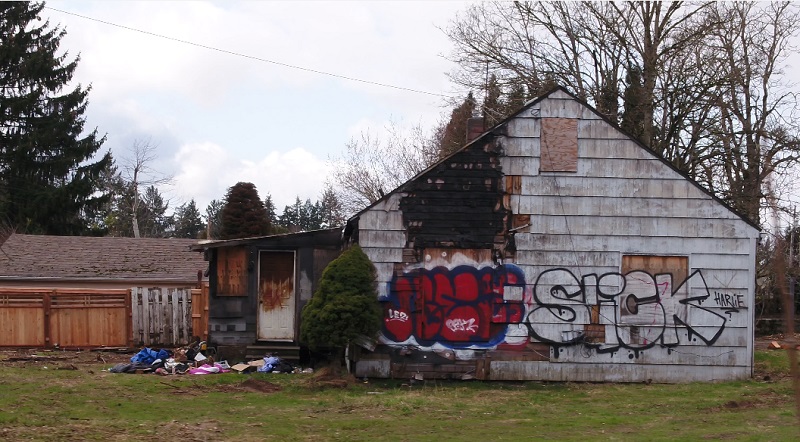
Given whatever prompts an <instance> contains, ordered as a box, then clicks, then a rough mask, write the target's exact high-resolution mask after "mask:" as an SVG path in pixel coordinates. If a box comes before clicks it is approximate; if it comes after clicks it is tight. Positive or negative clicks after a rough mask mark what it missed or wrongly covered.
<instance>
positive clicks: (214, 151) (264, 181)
mask: <svg viewBox="0 0 800 442" xmlns="http://www.w3.org/2000/svg"><path fill="white" fill-rule="evenodd" d="M175 162H176V163H177V164H178V165H179V166H178V167H179V171H178V172H177V173H176V174H175V179H174V190H173V191H172V193H174V194H176V195H177V196H178V197H179V199H180V200H181V201H188V200H190V199H192V198H194V199H195V201H196V202H197V205H198V207H199V208H200V209H201V211H203V210H205V207H206V206H207V205H208V203H209V202H210V201H211V200H212V199H218V200H221V199H223V198H224V196H225V193H226V192H227V190H228V188H229V187H231V186H233V185H234V184H236V183H237V182H240V181H244V182H251V183H253V184H255V185H256V188H257V189H258V194H259V196H260V197H261V198H262V199H263V198H264V197H266V195H267V193H269V194H271V195H272V201H273V203H275V206H276V208H277V210H278V212H282V211H283V208H284V206H287V205H290V204H292V203H293V202H294V200H295V198H296V197H297V196H299V197H300V199H301V200H305V199H306V198H310V199H311V201H312V202H313V201H316V200H317V198H318V197H319V193H320V190H321V189H322V188H323V186H324V183H325V177H326V176H327V174H328V167H329V165H328V164H327V163H326V162H325V160H321V159H319V158H317V157H316V156H314V155H313V154H311V153H310V152H308V151H306V150H305V149H303V148H301V147H298V148H294V149H292V150H289V151H287V152H278V151H272V152H269V153H268V154H267V155H266V156H264V157H263V158H260V159H257V160H255V161H253V160H241V159H236V158H233V157H232V156H231V155H229V154H228V153H227V152H226V150H225V149H223V148H222V147H221V146H219V145H217V144H214V143H192V144H185V145H183V146H181V148H180V149H179V151H178V153H177V154H176V155H175Z"/></svg>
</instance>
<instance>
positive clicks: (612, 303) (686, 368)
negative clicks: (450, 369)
mask: <svg viewBox="0 0 800 442" xmlns="http://www.w3.org/2000/svg"><path fill="white" fill-rule="evenodd" d="M541 118H569V119H578V125H577V127H578V131H577V136H578V163H577V172H573V173H570V172H555V173H550V172H547V173H541V172H540V171H539V166H540V161H539V160H540V158H539V156H540V154H541V147H540V138H539V137H540V136H541V132H542V131H541V125H540V121H541V120H540V119H541ZM504 133H506V135H505V136H498V138H497V139H496V144H497V145H499V146H501V147H502V150H503V152H504V155H503V156H502V157H501V158H500V160H499V162H500V167H501V169H502V172H503V174H504V175H505V176H506V181H505V183H506V185H509V184H510V183H512V181H511V180H510V178H509V176H514V177H515V181H513V182H514V183H517V184H516V186H517V187H519V190H515V191H514V193H516V192H520V194H512V195H506V198H505V201H504V205H505V206H506V208H507V209H509V210H510V212H511V213H510V216H519V217H522V219H530V222H529V223H528V224H527V225H524V226H521V227H520V228H518V229H516V230H515V232H514V235H513V242H514V245H515V247H516V250H515V252H514V253H513V260H505V261H503V262H502V264H504V265H506V266H507V267H508V268H509V269H518V271H519V275H521V278H524V280H523V281H521V282H520V281H517V283H518V286H517V287H514V290H509V293H513V296H512V295H511V294H509V295H508V296H506V297H503V296H502V295H501V296H500V298H499V301H496V302H497V303H499V304H503V305H505V303H506V302H517V303H520V300H521V304H522V305H523V312H522V315H521V317H522V319H521V320H520V322H518V323H512V322H509V324H508V330H507V334H506V335H505V336H506V337H507V340H506V341H504V342H505V343H506V344H518V343H519V342H520V340H521V342H523V343H525V340H526V339H528V342H530V343H532V344H537V343H546V344H550V351H551V354H550V355H549V357H550V359H549V361H522V360H519V361H504V360H496V359H492V360H491V364H490V369H489V378H490V379H497V380H511V379H541V380H553V381H627V382H638V381H646V380H648V379H652V380H654V381H657V382H688V381H699V380H703V381H713V380H723V379H740V378H745V377H748V376H750V374H751V372H752V365H753V347H752V340H753V305H754V298H753V296H754V291H755V244H756V241H757V239H758V231H757V229H755V228H754V227H752V226H751V225H750V224H748V223H747V222H746V221H744V220H743V219H741V218H740V217H739V216H738V215H737V214H735V213H734V212H732V211H731V210H729V209H728V208H727V207H725V206H724V205H722V204H721V203H719V202H718V201H717V200H715V199H714V198H712V197H711V196H710V195H708V194H707V193H706V192H704V191H703V190H702V189H701V188H700V187H699V186H698V185H696V184H695V183H693V182H691V181H689V180H687V179H686V178H684V177H683V176H682V175H681V174H680V173H678V172H677V171H675V170H674V169H673V168H672V167H670V166H669V165H667V164H666V163H665V162H664V161H662V160H661V159H659V158H657V157H656V156H655V155H654V154H653V153H651V152H650V151H648V150H647V149H645V148H643V147H642V146H641V145H639V144H638V143H637V142H635V141H633V140H631V139H630V138H628V137H627V135H625V134H624V133H623V132H621V131H620V130H618V129H616V128H615V127H613V126H612V125H610V124H608V123H607V122H606V121H605V120H603V119H602V118H601V117H599V116H598V115H597V114H596V113H595V112H594V111H593V110H591V109H590V108H588V107H586V106H584V105H583V104H581V103H580V102H578V101H576V100H574V99H573V98H572V97H571V96H569V95H568V94H566V93H564V92H561V91H557V92H555V93H553V94H551V95H550V96H549V97H548V98H546V99H544V100H542V101H540V102H538V103H535V104H533V105H532V106H530V107H529V108H528V109H526V110H525V111H523V112H522V113H521V114H519V116H518V117H517V118H514V119H513V120H511V121H509V122H508V123H507V124H506V130H505V132H504ZM402 198H403V195H401V194H394V195H392V196H391V197H388V198H387V199H386V200H385V201H384V202H382V203H380V204H378V205H376V206H375V207H373V208H372V209H370V210H369V211H367V212H365V213H363V214H362V215H361V217H360V219H359V224H358V228H359V242H360V244H361V246H362V247H363V249H364V251H365V252H366V253H367V255H368V256H369V257H370V259H372V261H373V262H374V263H375V264H376V268H377V269H378V287H379V291H380V294H381V296H389V295H390V294H391V293H392V291H391V286H390V285H391V282H392V279H393V277H394V276H402V272H400V273H398V274H397V275H396V274H395V272H396V271H397V269H398V268H405V269H406V271H407V272H411V271H414V270H415V269H425V270H431V271H433V270H435V269H441V267H436V266H437V265H440V264H437V263H436V262H431V263H426V262H420V263H417V262H410V263H409V262H404V261H403V260H404V259H408V257H407V256H405V257H404V253H403V252H404V250H405V249H413V247H414V246H413V244H407V241H409V237H410V235H409V234H408V232H407V230H406V229H407V227H408V226H405V225H404V221H403V214H402V212H401V211H400V209H399V207H400V201H401V200H402ZM625 255H647V256H674V257H686V258H687V259H688V269H686V270H687V271H688V274H689V276H688V280H687V282H686V284H685V285H683V286H681V284H682V283H683V282H684V281H682V280H681V281H678V280H675V281H672V280H671V279H669V280H666V279H664V278H663V277H656V275H653V279H652V281H647V280H645V281H643V282H642V281H638V280H637V281H631V282H630V283H627V282H626V281H625V278H626V277H624V276H622V275H616V276H614V275H608V274H617V273H618V272H620V271H621V266H622V257H623V256H625ZM397 264H401V265H400V266H398V265H397ZM499 264H500V263H499V262H497V261H493V260H488V261H486V262H475V263H473V264H472V265H473V266H474V268H475V270H474V272H473V274H465V275H462V279H461V281H462V282H463V281H464V280H468V279H469V278H473V277H475V278H477V276H474V275H477V274H478V272H481V271H485V269H486V267H487V266H488V267H493V268H497V266H498V265H499ZM451 267H452V266H451ZM463 267H469V264H464V265H462V266H461V267H459V268H463ZM448 268H449V270H451V271H452V270H453V268H450V267H448ZM559 268H563V269H564V270H563V272H562V273H563V274H556V273H553V270H554V269H559ZM437 271H438V270H437ZM441 271H442V272H443V270H441ZM542 275H546V276H547V277H544V278H542ZM569 275H571V276H569ZM604 275H607V276H605V277H604ZM551 277H552V278H556V277H559V278H562V279H561V280H559V279H557V278H556V279H553V280H552V281H551V280H550V279H548V278H551ZM570 277H571V278H573V280H569V278H570ZM634 277H637V276H636V275H634V276H631V278H634ZM540 278H542V279H541V281H540ZM645 279H646V278H645ZM681 279H682V278H681ZM437 281H438V280H437ZM454 281H455V279H454ZM559 281H561V282H559ZM563 281H566V282H563ZM667 281H668V282H669V283H671V284H672V285H671V286H668V285H665V284H667V283H668V282H667ZM435 283H442V282H441V281H438V282H435ZM453 284H454V285H453V287H454V288H453V290H459V286H458V284H456V283H453ZM626 284H629V285H628V286H627V289H628V291H629V292H630V291H631V290H634V288H632V287H635V288H636V290H648V288H652V290H653V293H656V292H657V290H661V289H656V287H668V288H669V290H667V289H664V290H663V291H662V292H658V293H659V295H658V302H653V303H650V304H648V303H643V304H641V306H640V307H641V308H642V309H643V310H648V311H651V313H641V312H633V313H632V312H628V311H627V310H625V311H624V312H623V307H622V303H623V302H624V301H623V297H624V296H627V295H628V292H625V291H624V290H623V291H622V292H620V290H622V289H623V286H625V285H626ZM610 293H619V296H616V295H615V296H611V295H608V294H610ZM603 294H606V295H608V296H605V297H604V296H603ZM642 297H643V295H642V296H640V297H639V298H642ZM545 299H546V300H545ZM548 302H549V303H551V304H549V307H548V305H547V303H548ZM561 307H564V308H561ZM593 307H595V308H596V311H594V312H593V310H592V308H593ZM394 308H399V307H397V306H396V305H395V306H394ZM417 308H419V306H417ZM625 308H626V309H627V307H625ZM419 311H421V309H420V310H419ZM653 312H654V313H653ZM395 314H398V313H397V312H395ZM494 314H495V315H496V314H497V313H494ZM623 314H624V315H629V316H625V317H623V316H622V315H623ZM642 314H646V315H650V316H636V315H642ZM593 316H594V319H592V318H593ZM398 318H399V319H398ZM649 318H653V320H654V321H655V322H653V323H647V322H644V319H649ZM392 319H396V320H402V319H405V318H404V317H402V316H400V317H396V318H392ZM439 322H440V323H444V322H445V321H444V319H442V320H441V321H439ZM500 323H502V322H500ZM590 323H591V324H590ZM459 324H461V326H462V327H463V324H464V323H459ZM586 325H591V326H593V327H595V329H594V331H595V332H600V333H601V335H600V336H601V337H600V338H597V337H595V338H594V339H595V340H594V341H591V342H574V343H573V342H568V341H569V339H571V338H574V337H575V336H579V334H580V333H584V331H585V330H589V328H584V326H586ZM453 330H455V328H454V329H453ZM459 330H461V331H463V329H459ZM586 333H587V336H588V331H586ZM526 334H529V336H528V337H527V338H526ZM662 334H663V336H664V338H660V336H662ZM653 337H656V338H658V339H660V341H659V343H658V344H657V345H653V344H654V342H653V341H651V340H652V339H653ZM598 340H599V341H598ZM382 342H384V343H386V344H390V345H392V344H397V345H401V344H402V345H406V344H411V345H415V346H416V347H417V348H422V349H425V348H426V347H425V345H421V344H418V343H417V342H416V341H415V340H414V338H413V337H412V338H409V339H408V340H406V341H403V342H395V341H392V339H390V338H388V337H387V338H384V339H383V340H382ZM451 344H452V343H450V342H436V343H435V345H432V346H430V347H429V348H428V349H430V350H432V349H433V348H437V349H440V348H441V347H448V346H450V345H451ZM615 346H616V347H615ZM496 347H497V343H494V344H491V345H484V346H481V345H477V344H476V345H474V346H470V347H469V348H467V349H466V350H459V353H458V354H459V355H462V356H463V355H466V356H463V357H471V356H469V355H475V356H474V357H480V356H479V355H480V354H481V353H480V350H492V349H494V348H496ZM612 347H614V348H616V350H615V351H609V352H604V349H608V348H612ZM457 348H459V349H463V348H464V347H463V345H460V346H458V347H457ZM473 350H474V352H473ZM556 352H558V354H556ZM462 356H460V357H462ZM556 356H557V357H556Z"/></svg>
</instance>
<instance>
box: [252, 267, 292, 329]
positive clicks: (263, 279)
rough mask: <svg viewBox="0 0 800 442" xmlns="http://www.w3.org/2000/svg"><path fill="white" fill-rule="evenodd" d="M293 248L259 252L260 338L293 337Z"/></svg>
mask: <svg viewBox="0 0 800 442" xmlns="http://www.w3.org/2000/svg"><path fill="white" fill-rule="evenodd" d="M295 298H296V297H295V290H294V252H272V251H262V252H260V253H259V256H258V339H260V340H270V341H292V340H294V319H295Z"/></svg>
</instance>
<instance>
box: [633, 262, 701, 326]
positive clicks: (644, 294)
mask: <svg viewBox="0 0 800 442" xmlns="http://www.w3.org/2000/svg"><path fill="white" fill-rule="evenodd" d="M622 274H623V275H625V281H626V284H625V293H623V295H622V296H621V297H620V320H621V323H624V324H637V325H652V324H655V323H658V321H663V320H665V319H666V320H667V321H672V318H673V316H675V315H678V317H680V318H682V319H683V320H685V319H686V311H685V307H684V306H683V305H681V304H680V303H679V300H681V299H685V298H686V296H687V295H688V290H687V287H686V286H685V285H683V282H684V281H685V280H686V278H687V277H688V275H689V258H688V257H686V256H652V255H651V256H648V255H624V256H623V257H622ZM658 306H660V307H661V308H658ZM661 309H663V310H661Z"/></svg>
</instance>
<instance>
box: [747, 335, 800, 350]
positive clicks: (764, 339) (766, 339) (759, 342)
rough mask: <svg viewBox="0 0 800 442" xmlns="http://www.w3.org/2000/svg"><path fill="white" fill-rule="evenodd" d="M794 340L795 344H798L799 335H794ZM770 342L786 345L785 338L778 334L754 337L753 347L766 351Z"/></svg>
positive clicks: (799, 340)
mask: <svg viewBox="0 0 800 442" xmlns="http://www.w3.org/2000/svg"><path fill="white" fill-rule="evenodd" d="M794 339H795V342H800V333H795V335H794ZM772 341H776V342H778V343H779V344H781V345H783V344H785V343H786V338H785V336H784V335H783V333H778V334H775V335H763V336H756V339H755V344H754V347H755V349H756V350H768V349H769V344H770V342H772Z"/></svg>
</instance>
